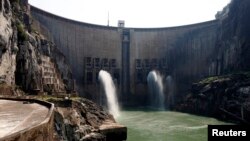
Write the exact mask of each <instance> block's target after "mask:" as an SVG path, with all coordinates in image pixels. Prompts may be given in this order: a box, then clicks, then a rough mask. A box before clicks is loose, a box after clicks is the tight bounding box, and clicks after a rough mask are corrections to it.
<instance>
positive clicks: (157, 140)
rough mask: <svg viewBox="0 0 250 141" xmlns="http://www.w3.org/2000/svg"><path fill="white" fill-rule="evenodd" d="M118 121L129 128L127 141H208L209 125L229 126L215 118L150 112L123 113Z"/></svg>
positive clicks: (167, 112)
mask: <svg viewBox="0 0 250 141" xmlns="http://www.w3.org/2000/svg"><path fill="white" fill-rule="evenodd" d="M117 121H118V122H119V123H121V124H123V125H125V126H127V128H128V139H127V141H207V125H208V124H211V125H220V124H228V123H225V122H222V121H218V120H217V119H214V118H208V117H201V116H195V115H190V114H185V113H179V112H170V111H150V110H143V111H140V110H127V111H122V112H121V115H120V117H119V118H118V119H117Z"/></svg>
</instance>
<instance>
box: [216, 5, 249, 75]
mask: <svg viewBox="0 0 250 141" xmlns="http://www.w3.org/2000/svg"><path fill="white" fill-rule="evenodd" d="M249 8H250V1H249V0H240V1H238V0H232V2H231V3H230V4H229V5H228V6H227V7H225V8H224V10H223V11H222V12H220V13H219V14H217V18H218V20H219V21H220V27H219V30H218V41H217V45H216V50H215V51H214V54H215V58H214V61H213V63H212V65H211V68H212V66H213V65H214V66H217V67H216V70H215V71H214V74H217V75H220V74H225V73H230V72H235V71H249V70H250V64H249V59H250V56H249V54H250V47H249V46H250V19H249Z"/></svg>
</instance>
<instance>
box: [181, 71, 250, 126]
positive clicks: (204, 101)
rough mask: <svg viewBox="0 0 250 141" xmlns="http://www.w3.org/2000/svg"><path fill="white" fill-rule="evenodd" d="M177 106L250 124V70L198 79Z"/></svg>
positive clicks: (197, 112)
mask: <svg viewBox="0 0 250 141" xmlns="http://www.w3.org/2000/svg"><path fill="white" fill-rule="evenodd" d="M177 110H180V111H184V112H189V113H194V114H201V115H205V116H212V117H216V118H220V119H223V120H229V121H233V122H238V123H239V122H241V123H248V124H250V116H249V115H250V73H249V72H248V73H237V74H230V75H225V76H215V77H209V78H206V79H203V80H201V81H199V82H198V83H194V84H193V85H192V88H191V90H190V93H189V94H188V95H187V97H186V98H185V100H184V101H183V102H182V103H181V104H180V105H179V106H177Z"/></svg>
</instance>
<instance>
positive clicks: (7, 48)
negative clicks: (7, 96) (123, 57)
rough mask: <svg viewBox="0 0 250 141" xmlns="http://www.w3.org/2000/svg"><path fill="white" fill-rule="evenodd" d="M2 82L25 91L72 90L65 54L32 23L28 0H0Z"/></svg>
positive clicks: (0, 72)
mask: <svg viewBox="0 0 250 141" xmlns="http://www.w3.org/2000/svg"><path fill="white" fill-rule="evenodd" d="M0 2H1V3H0V22H1V26H0V83H6V84H8V85H15V84H16V85H19V86H21V87H22V89H23V90H24V91H26V92H29V93H31V94H37V93H39V92H48V93H50V94H52V93H53V92H66V91H67V92H73V91H74V81H73V79H72V74H71V71H70V69H69V67H68V65H67V63H66V61H65V57H64V55H63V54H62V53H61V52H60V51H59V50H58V49H57V48H56V46H55V44H54V43H53V42H52V41H50V40H48V39H47V38H46V37H45V36H43V35H42V34H41V33H39V32H37V30H39V29H37V27H36V26H34V24H33V19H32V18H31V16H30V14H29V12H30V11H29V5H28V1H27V0H19V1H17V0H15V1H11V2H9V0H0Z"/></svg>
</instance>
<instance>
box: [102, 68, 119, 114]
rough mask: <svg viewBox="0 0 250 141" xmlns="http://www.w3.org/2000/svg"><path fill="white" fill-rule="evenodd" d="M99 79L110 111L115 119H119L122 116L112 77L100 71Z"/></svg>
mask: <svg viewBox="0 0 250 141" xmlns="http://www.w3.org/2000/svg"><path fill="white" fill-rule="evenodd" d="M98 79H99V81H100V82H101V84H102V86H103V88H104V92H105V95H106V98H107V102H108V110H109V112H110V113H111V114H112V115H113V116H114V117H115V118H117V117H118V116H119V115H120V110H119V104H118V100H117V96H116V88H115V84H114V82H113V80H112V77H111V75H110V74H109V73H108V72H107V71H104V70H100V72H99V75H98Z"/></svg>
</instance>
